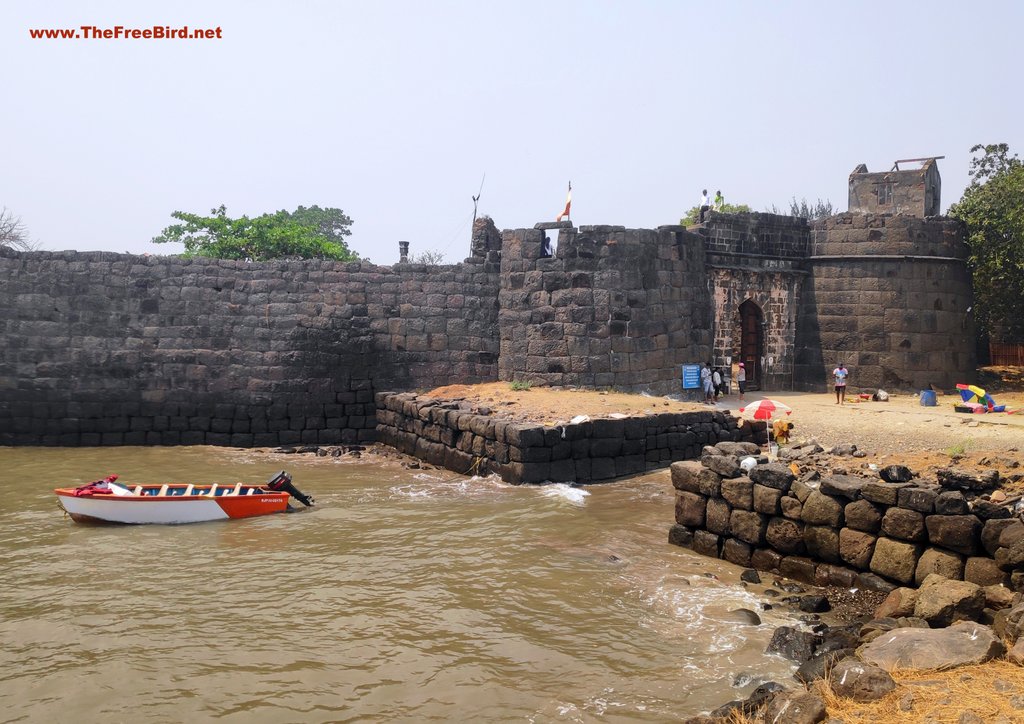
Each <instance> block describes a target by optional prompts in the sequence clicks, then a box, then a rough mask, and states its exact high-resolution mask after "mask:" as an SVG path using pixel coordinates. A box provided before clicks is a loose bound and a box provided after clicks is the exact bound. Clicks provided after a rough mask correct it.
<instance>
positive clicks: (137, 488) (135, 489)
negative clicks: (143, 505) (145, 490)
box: [132, 485, 142, 495]
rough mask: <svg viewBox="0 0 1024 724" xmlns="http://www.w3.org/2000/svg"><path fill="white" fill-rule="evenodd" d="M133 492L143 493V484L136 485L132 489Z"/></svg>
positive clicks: (136, 493)
mask: <svg viewBox="0 0 1024 724" xmlns="http://www.w3.org/2000/svg"><path fill="white" fill-rule="evenodd" d="M132 493H134V494H135V495H142V486H141V485H136V486H135V488H134V490H132Z"/></svg>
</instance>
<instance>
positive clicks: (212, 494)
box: [204, 483, 217, 498]
mask: <svg viewBox="0 0 1024 724" xmlns="http://www.w3.org/2000/svg"><path fill="white" fill-rule="evenodd" d="M204 495H209V496H210V497H211V498H215V497H217V484H216V483H214V484H213V485H211V486H210V491H209V492H207V493H204Z"/></svg>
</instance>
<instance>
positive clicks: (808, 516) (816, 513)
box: [800, 490, 843, 528]
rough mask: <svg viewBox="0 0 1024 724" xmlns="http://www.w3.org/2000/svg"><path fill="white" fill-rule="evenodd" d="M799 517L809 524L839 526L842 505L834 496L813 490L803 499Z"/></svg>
mask: <svg viewBox="0 0 1024 724" xmlns="http://www.w3.org/2000/svg"><path fill="white" fill-rule="evenodd" d="M800 519H801V520H803V521H804V522H805V523H808V524H810V525H827V526H831V527H833V528H839V527H840V526H841V525H842V524H843V505H842V503H840V502H839V501H838V500H836V499H835V498H833V497H831V496H828V495H825V494H824V493H821V492H819V491H817V490H815V491H813V492H811V494H810V495H809V496H807V500H805V501H804V507H803V511H802V512H801V514H800Z"/></svg>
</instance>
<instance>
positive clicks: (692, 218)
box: [679, 203, 751, 226]
mask: <svg viewBox="0 0 1024 724" xmlns="http://www.w3.org/2000/svg"><path fill="white" fill-rule="evenodd" d="M710 212H715V213H721V214H749V213H750V212H751V208H750V207H749V206H747V205H746V204H728V203H727V204H723V205H722V210H721V211H717V212H716V211H715V210H714V208H712V209H711V210H710ZM710 212H709V213H710ZM698 219H700V207H699V206H694V207H693V208H692V209H690V210H689V211H687V212H686V216H684V217H683V218H681V219H680V220H679V224H680V225H681V226H693V225H694V224H696V223H698V221H697V220H698Z"/></svg>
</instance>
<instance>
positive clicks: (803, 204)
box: [768, 196, 835, 219]
mask: <svg viewBox="0 0 1024 724" xmlns="http://www.w3.org/2000/svg"><path fill="white" fill-rule="evenodd" d="M768 211H769V212H771V213H773V214H783V215H785V216H797V217H800V218H802V219H823V218H825V217H827V216H832V214H834V213H835V212H834V211H833V210H832V202H831V201H828V200H825V201H822V200H821V199H818V200H817V201H816V202H815V203H813V204H809V203H807V199H806V198H804V199H800V200H799V201H797V200H796V196H794V197H793V200H792V201H790V202H789V211H788V212H786V211H783V210H782V209H780V208H779V207H778V206H776V205H775V204H772V207H771V208H770V209H769V210H768Z"/></svg>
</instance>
